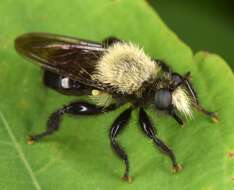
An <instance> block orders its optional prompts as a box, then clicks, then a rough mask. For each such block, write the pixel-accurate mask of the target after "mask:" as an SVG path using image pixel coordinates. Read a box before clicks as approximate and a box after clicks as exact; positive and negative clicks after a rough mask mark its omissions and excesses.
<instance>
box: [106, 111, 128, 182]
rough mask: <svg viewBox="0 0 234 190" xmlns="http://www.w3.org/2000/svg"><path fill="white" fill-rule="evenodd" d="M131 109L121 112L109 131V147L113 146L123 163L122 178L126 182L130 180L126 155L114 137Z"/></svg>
mask: <svg viewBox="0 0 234 190" xmlns="http://www.w3.org/2000/svg"><path fill="white" fill-rule="evenodd" d="M131 111H132V108H128V109H127V110H125V111H124V112H123V113H121V114H120V115H119V117H118V118H117V119H116V120H115V121H114V123H113V124H112V126H111V128H110V131H109V138H110V143H111V147H112V148H113V150H114V151H115V153H116V154H117V156H118V157H119V158H121V159H122V160H123V161H124V163H125V172H124V175H123V177H122V179H123V180H126V181H128V182H131V178H130V177H129V174H128V173H129V161H128V156H127V154H126V153H125V151H124V150H123V149H122V147H120V145H119V144H118V142H117V141H116V137H117V135H118V134H119V132H120V130H121V129H122V128H123V127H124V126H125V125H126V124H127V122H128V120H129V118H130V115H131Z"/></svg>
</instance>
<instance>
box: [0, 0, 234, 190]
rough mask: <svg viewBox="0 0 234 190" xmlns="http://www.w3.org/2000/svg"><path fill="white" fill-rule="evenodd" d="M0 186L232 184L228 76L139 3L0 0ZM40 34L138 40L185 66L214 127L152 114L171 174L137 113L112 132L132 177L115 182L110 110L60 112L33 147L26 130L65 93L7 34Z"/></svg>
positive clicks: (41, 121) (231, 80)
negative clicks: (51, 130) (174, 166)
mask: <svg viewBox="0 0 234 190" xmlns="http://www.w3.org/2000/svg"><path fill="white" fill-rule="evenodd" d="M0 18H1V23H0V26H1V36H0V42H1V43H0V44H1V47H0V55H1V59H0V65H1V69H0V78H1V80H0V86H1V88H0V95H1V104H0V176H1V178H0V189H6V190H15V189H17V190H20V189H24V190H26V189H30V190H31V189H36V190H40V189H47V190H49V189H59V190H63V189H87V190H88V189H92V190H93V189H96V190H109V189H111V188H114V189H118V190H120V189H129V190H130V189H134V190H136V189H162V188H163V189H164V190H169V189H170V190H171V189H180V190H181V189H204V190H227V189H228V190H229V189H232V188H233V187H234V185H233V184H234V180H233V177H234V159H233V156H232V155H233V154H234V153H233V151H234V140H233V123H234V117H233V114H234V113H233V111H234V109H233V108H234V88H233V84H234V77H233V73H232V72H231V70H230V68H229V67H228V66H227V64H226V63H225V61H223V60H222V58H220V57H219V56H217V55H213V54H209V53H207V52H199V53H197V54H195V55H193V52H192V51H191V49H190V48H189V47H188V46H187V45H185V44H184V43H183V42H181V41H180V40H179V39H178V38H177V37H176V35H175V34H174V33H173V32H172V31H170V30H169V29H168V28H167V26H165V24H164V23H163V22H162V21H161V20H160V18H159V16H158V15H157V14H156V13H155V12H154V11H153V10H152V9H151V8H150V7H149V6H148V4H147V3H146V2H145V1H141V0H136V1H133V0H115V1H114V0H113V1H110V0H103V1H91V0H87V1H81V0H80V1H78V0H71V1H63V2H62V1H59V2H58V1H55V0H51V1H44V0H37V1H33V2H30V3H28V2H27V1H23V0H19V1H6V0H5V1H2V2H1V6H0ZM32 31H41V32H51V33H58V34H65V35H70V36H77V37H80V38H85V39H92V40H97V41H98V40H101V39H103V38H105V37H107V36H116V37H118V38H121V39H125V40H129V41H132V42H135V43H137V44H139V45H140V46H142V47H144V49H145V51H146V52H147V53H148V54H149V55H151V56H152V57H155V58H160V59H164V60H165V61H166V62H168V64H169V65H170V66H171V67H172V68H173V69H174V70H175V71H177V72H180V73H185V72H186V71H188V70H189V71H191V72H192V78H193V84H194V88H195V89H196V90H197V92H198V95H199V98H200V102H201V104H202V105H204V107H206V108H207V109H210V110H217V111H218V113H219V115H220V122H219V123H218V124H213V123H212V122H211V121H210V120H209V119H208V118H206V117H204V116H203V115H201V114H198V113H196V114H195V118H194V119H193V120H190V121H187V122H186V125H187V127H186V128H180V127H179V126H177V124H176V123H175V121H174V120H172V119H171V118H169V117H167V116H160V115H158V114H156V113H155V112H154V111H153V110H150V109H149V110H147V111H148V113H150V116H151V118H152V121H153V123H154V124H155V127H156V128H157V130H158V134H159V136H160V138H161V139H163V140H164V141H165V142H166V143H167V144H168V145H169V146H170V147H171V148H172V149H173V150H174V152H175V154H176V156H177V160H178V162H179V163H180V164H181V165H182V166H183V170H182V171H181V172H180V173H178V174H176V175H172V174H171V171H170V167H171V164H170V161H169V159H168V158H167V157H166V156H164V155H162V154H161V153H160V152H159V151H157V150H155V147H154V146H153V145H152V143H151V142H149V141H148V140H147V138H145V137H144V136H143V134H141V131H140V130H139V129H138V126H137V125H138V122H137V111H135V112H134V113H133V114H132V119H131V121H130V123H129V125H128V127H127V128H126V130H125V131H124V132H123V133H122V134H121V135H120V138H119V140H120V142H121V145H123V146H124V148H125V150H126V151H127V153H128V155H129V160H130V167H131V168H130V169H131V171H130V174H131V176H132V177H133V183H132V184H127V183H125V182H123V181H121V179H120V176H121V175H122V174H123V169H124V168H123V163H122V162H121V161H120V160H119V159H118V158H117V157H116V156H115V155H114V154H113V152H112V151H111V149H110V146H109V141H108V129H109V127H110V125H111V124H112V122H113V120H114V119H115V118H116V117H117V116H118V114H119V113H120V112H121V111H122V110H124V109H125V108H126V107H127V105H125V106H123V107H121V108H119V109H118V110H116V111H114V112H111V113H106V114H103V115H99V116H94V117H84V116H83V117H78V118H74V117H68V116H65V117H64V120H63V122H62V123H61V129H60V130H59V132H57V133H56V134H54V135H52V136H50V137H48V138H45V139H43V140H42V141H40V142H38V143H35V144H33V145H31V146H30V145H27V144H26V138H27V135H29V134H32V133H33V134H34V133H38V132H40V131H42V130H44V129H45V125H46V120H47V118H48V116H49V114H50V113H51V112H53V111H54V110H55V109H57V108H59V107H60V106H62V105H64V104H66V103H68V102H69V101H71V100H75V99H78V100H84V99H85V97H67V96H63V95H60V94H58V93H56V92H54V91H52V90H50V89H46V88H44V86H43V85H42V82H41V71H40V68H39V67H37V66H35V65H33V64H31V63H29V61H28V60H25V59H22V58H21V57H20V56H19V55H17V54H16V52H15V50H14V45H13V42H14V39H15V38H16V37H17V36H18V35H20V34H22V33H25V32H32Z"/></svg>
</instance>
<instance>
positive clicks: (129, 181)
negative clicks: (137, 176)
mask: <svg viewBox="0 0 234 190" xmlns="http://www.w3.org/2000/svg"><path fill="white" fill-rule="evenodd" d="M122 180H124V181H126V182H128V183H132V178H131V177H130V176H128V175H124V176H123V177H122Z"/></svg>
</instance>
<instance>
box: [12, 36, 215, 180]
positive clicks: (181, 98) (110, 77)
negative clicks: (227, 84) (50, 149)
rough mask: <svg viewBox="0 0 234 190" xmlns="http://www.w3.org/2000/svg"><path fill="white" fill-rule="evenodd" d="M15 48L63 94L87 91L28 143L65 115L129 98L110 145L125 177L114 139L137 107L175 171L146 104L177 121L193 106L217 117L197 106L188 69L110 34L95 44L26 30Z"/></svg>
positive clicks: (54, 127) (147, 132) (52, 129)
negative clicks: (181, 69) (84, 98)
mask: <svg viewBox="0 0 234 190" xmlns="http://www.w3.org/2000/svg"><path fill="white" fill-rule="evenodd" d="M15 48H16V50H17V51H18V52H19V53H20V54H21V55H23V56H25V57H28V58H31V59H32V60H33V61H36V63H38V64H39V65H40V66H41V67H42V69H43V73H44V75H43V81H44V84H45V86H47V87H49V88H52V89H54V90H56V91H58V92H60V93H62V94H68V95H77V96H79V95H88V97H89V98H90V101H88V102H82V101H76V102H72V103H69V104H67V105H66V106H63V107H61V108H59V109H58V110H56V111H55V112H53V113H52V114H51V115H50V117H49V119H48V122H47V128H46V130H45V131H44V132H42V133H40V134H37V135H32V136H30V138H29V140H28V143H32V142H33V141H38V140H40V139H41V138H42V137H45V136H47V135H50V134H52V133H54V132H55V131H56V130H58V129H59V123H60V120H61V117H62V116H63V115H64V114H71V115H95V114H100V113H104V112H108V111H112V110H114V109H117V108H118V107H119V106H121V105H123V104H125V103H130V105H131V106H129V107H128V108H127V109H126V110H124V111H123V112H122V113H121V114H120V115H119V116H118V117H117V118H116V119H115V121H114V122H113V124H112V125H111V127H110V130H109V139H110V144H111V147H112V148H113V150H114V152H115V153H116V154H117V155H118V157H119V158H120V159H122V160H123V161H124V164H125V172H124V175H123V177H122V178H123V179H124V180H127V181H130V180H131V178H130V177H129V160H128V156H127V154H126V152H125V151H124V150H123V148H122V147H121V146H120V145H119V144H118V142H117V141H116V138H117V136H118V134H119V132H120V130H122V129H123V128H124V127H125V126H126V124H127V122H128V121H129V118H130V115H131V111H132V110H133V109H138V110H139V126H140V128H141V129H142V132H143V133H144V134H145V135H146V136H147V137H148V138H150V139H152V141H153V143H154V144H155V145H156V146H157V147H158V148H159V149H160V150H161V151H162V152H163V153H165V154H166V155H167V156H168V157H169V158H170V160H171V162H172V168H173V171H174V172H178V171H179V170H180V169H181V166H180V165H179V164H178V163H177V161H176V158H175V155H174V153H173V152H172V150H171V149H170V148H168V146H167V145H166V144H165V143H164V142H163V141H162V140H161V139H160V138H159V137H158V136H157V134H156V132H155V130H154V127H153V125H152V123H151V121H150V119H149V117H148V115H147V113H146V112H145V111H144V108H145V107H146V106H150V105H153V107H154V108H155V110H157V111H160V112H164V113H166V114H168V115H169V116H171V117H172V118H174V119H175V120H176V121H177V122H178V123H179V124H180V125H183V121H182V119H181V115H183V116H185V117H188V118H191V117H192V114H193V110H197V111H199V112H202V113H204V114H205V115H207V116H209V117H211V118H212V119H213V121H218V117H217V114H216V113H214V112H209V111H206V110H205V109H204V108H202V106H200V104H199V102H198V98H197V95H196V93H195V91H194V89H193V87H192V85H191V82H190V80H189V78H190V73H189V72H188V73H186V74H185V75H180V74H178V73H176V72H173V71H172V69H171V68H170V67H169V66H168V65H167V64H166V63H164V62H163V61H160V60H156V59H151V58H150V57H149V56H148V55H146V53H145V52H144V51H143V50H142V49H141V48H139V47H138V46H137V45H134V44H133V43H130V42H125V41H122V40H118V39H116V38H113V37H110V38H107V39H105V40H104V41H103V42H102V43H96V42H92V41H87V40H81V39H76V38H71V37H65V36H59V35H53V34H45V33H28V34H24V35H22V36H19V37H18V38H17V39H16V40H15ZM91 102H92V103H91Z"/></svg>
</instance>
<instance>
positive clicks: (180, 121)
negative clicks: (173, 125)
mask: <svg viewBox="0 0 234 190" xmlns="http://www.w3.org/2000/svg"><path fill="white" fill-rule="evenodd" d="M169 115H171V116H172V117H173V118H174V119H175V120H176V121H177V123H179V124H180V125H183V124H184V123H183V121H182V119H181V118H180V117H179V116H178V115H177V114H176V112H175V110H174V109H173V108H169Z"/></svg>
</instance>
